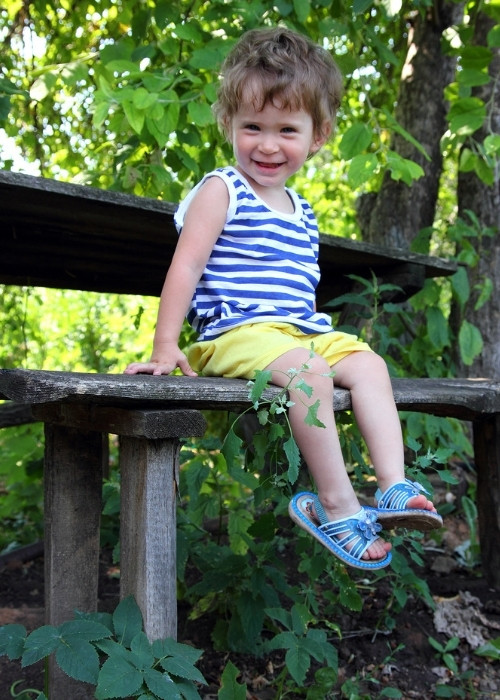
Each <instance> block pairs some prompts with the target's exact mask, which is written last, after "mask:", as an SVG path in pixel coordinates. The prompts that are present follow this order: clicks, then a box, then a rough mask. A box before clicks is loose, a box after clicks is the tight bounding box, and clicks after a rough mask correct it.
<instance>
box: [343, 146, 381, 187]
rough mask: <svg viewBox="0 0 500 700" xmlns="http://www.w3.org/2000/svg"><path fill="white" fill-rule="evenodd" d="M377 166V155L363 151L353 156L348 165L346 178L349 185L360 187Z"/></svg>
mask: <svg viewBox="0 0 500 700" xmlns="http://www.w3.org/2000/svg"><path fill="white" fill-rule="evenodd" d="M377 168H378V160H377V156H376V155H374V154H373V153H363V154H361V155H359V156H354V158H353V159H352V161H351V165H350V167H349V173H348V176H347V177H348V180H349V184H350V185H351V187H360V186H361V185H363V184H364V183H365V182H367V181H368V180H369V179H370V178H371V176H372V175H373V174H374V173H375V171H376V170H377Z"/></svg>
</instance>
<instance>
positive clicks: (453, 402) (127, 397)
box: [0, 369, 500, 420]
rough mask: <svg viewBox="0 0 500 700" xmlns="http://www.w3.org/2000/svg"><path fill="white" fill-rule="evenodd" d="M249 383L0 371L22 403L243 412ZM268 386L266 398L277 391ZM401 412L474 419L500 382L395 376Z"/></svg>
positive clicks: (342, 400)
mask: <svg viewBox="0 0 500 700" xmlns="http://www.w3.org/2000/svg"><path fill="white" fill-rule="evenodd" d="M248 391H249V389H248V386H247V382H246V381H245V380H243V379H224V378H219V377H196V378H190V377H180V376H179V377H178V376H161V377H153V376H151V375H125V374H86V373H80V372H49V371H44V370H23V369H14V370H0V394H3V396H4V397H5V398H9V399H13V400H14V401H18V402H22V403H24V402H28V401H29V402H31V403H33V404H43V403H55V402H63V403H64V402H66V403H81V404H97V405H108V406H115V407H120V406H127V407H128V408H129V409H130V408H133V407H134V406H136V407H141V408H143V409H144V408H148V407H150V408H158V407H160V406H161V407H162V408H183V407H184V408H192V409H197V410H199V409H206V408H210V409H220V410H240V409H245V408H248V407H249V405H250V400H249V398H248ZM279 391H280V390H279V389H278V388H277V387H269V388H268V389H267V390H266V393H265V397H266V398H269V399H271V398H272V397H274V396H276V395H277V394H278V393H279ZM393 391H394V397H395V400H396V404H397V406H398V408H399V409H400V410H411V411H420V412H424V413H433V414H436V415H441V416H449V417H454V418H461V419H463V420H472V419H474V417H475V416H478V415H487V414H494V413H498V412H500V382H499V381H493V380H486V379H480V380H478V379H427V378H424V379H393ZM350 406H351V403H350V394H349V392H348V391H347V390H345V389H337V390H336V392H335V397H334V408H335V409H336V410H345V409H348V408H350Z"/></svg>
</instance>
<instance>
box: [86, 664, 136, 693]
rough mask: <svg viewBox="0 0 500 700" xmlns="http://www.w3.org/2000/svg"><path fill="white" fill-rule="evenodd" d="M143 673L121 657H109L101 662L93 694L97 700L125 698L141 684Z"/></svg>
mask: <svg viewBox="0 0 500 700" xmlns="http://www.w3.org/2000/svg"><path fill="white" fill-rule="evenodd" d="M142 681H143V674H142V673H141V672H140V671H139V670H138V669H136V668H134V666H132V665H131V664H129V663H128V662H127V661H125V660H124V659H121V658H115V657H110V658H108V659H106V661H105V662H104V663H103V665H102V668H101V670H100V672H99V679H98V683H97V688H96V691H95V696H96V698H97V700H107V698H127V697H129V696H130V695H132V694H133V693H136V692H137V691H138V690H139V688H140V687H141V685H142Z"/></svg>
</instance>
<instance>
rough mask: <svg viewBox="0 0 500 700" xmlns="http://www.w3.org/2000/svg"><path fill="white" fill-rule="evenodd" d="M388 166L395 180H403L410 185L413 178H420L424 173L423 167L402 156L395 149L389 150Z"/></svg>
mask: <svg viewBox="0 0 500 700" xmlns="http://www.w3.org/2000/svg"><path fill="white" fill-rule="evenodd" d="M387 166H388V168H389V170H390V171H391V178H392V179H393V180H402V181H403V182H404V183H405V185H408V186H410V185H411V184H412V182H413V180H418V179H419V178H421V177H422V176H423V175H424V171H423V168H422V167H421V166H420V165H419V164H418V163H415V161H413V160H409V159H408V158H402V157H401V156H400V155H399V153H396V152H395V151H388V153H387Z"/></svg>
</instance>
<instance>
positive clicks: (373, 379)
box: [333, 352, 435, 511]
mask: <svg viewBox="0 0 500 700" xmlns="http://www.w3.org/2000/svg"><path fill="white" fill-rule="evenodd" d="M333 369H334V371H335V377H334V382H335V383H336V384H337V385H338V386H340V387H343V388H345V389H349V390H350V392H351V398H352V406H353V411H354V415H355V416H356V420H357V422H358V425H359V428H360V430H361V434H362V435H363V438H364V439H365V441H366V444H367V447H368V451H369V453H370V457H371V460H372V462H373V467H374V469H375V474H376V476H377V481H378V485H379V487H380V489H381V491H386V490H387V489H388V488H389V486H392V485H393V484H395V483H396V482H398V481H404V478H405V475H404V450H403V440H402V435H401V424H400V421H399V416H398V412H397V409H396V405H395V403H394V397H393V393H392V386H391V381H390V378H389V373H388V371H387V366H386V364H385V362H384V360H383V359H382V358H381V357H380V356H379V355H376V354H375V353H372V352H353V353H351V354H350V355H347V357H344V358H343V359H342V360H340V361H339V362H337V364H335V366H334V368H333ZM407 507H410V508H419V509H424V510H432V511H435V508H434V506H433V504H432V503H431V502H430V501H428V500H427V498H426V497H425V496H424V495H422V494H420V495H418V496H415V497H414V498H412V499H410V501H409V502H408V506H407Z"/></svg>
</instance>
